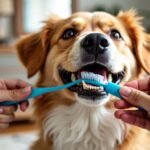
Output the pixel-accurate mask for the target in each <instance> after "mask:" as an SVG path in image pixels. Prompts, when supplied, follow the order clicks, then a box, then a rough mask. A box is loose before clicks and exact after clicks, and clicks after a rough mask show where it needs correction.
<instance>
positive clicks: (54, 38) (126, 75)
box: [17, 10, 150, 106]
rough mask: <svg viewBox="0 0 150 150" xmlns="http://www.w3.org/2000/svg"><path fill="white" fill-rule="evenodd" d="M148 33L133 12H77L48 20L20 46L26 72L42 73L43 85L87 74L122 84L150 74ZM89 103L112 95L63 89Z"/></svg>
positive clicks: (89, 89) (95, 89)
mask: <svg viewBox="0 0 150 150" xmlns="http://www.w3.org/2000/svg"><path fill="white" fill-rule="evenodd" d="M149 40H150V36H149V35H148V34H146V33H145V32H144V29H143V27H142V26H141V24H140V17H138V16H137V15H136V13H135V11H133V10H130V11H127V12H120V13H119V14H118V15H117V16H112V15H110V14H108V13H105V12H95V13H88V12H81V13H75V14H73V15H72V16H71V17H69V18H67V19H61V18H59V17H57V16H55V17H52V18H50V19H49V20H48V21H47V22H46V25H45V26H44V28H43V29H42V31H41V32H39V33H37V34H34V35H30V36H27V37H25V38H23V39H21V41H19V42H18V44H17V49H18V53H19V56H20V58H21V61H22V62H23V64H24V65H25V67H26V68H27V70H28V76H29V77H31V76H33V75H34V74H35V73H36V72H38V71H40V72H41V81H42V83H43V84H44V85H45V86H51V85H60V84H66V83H69V82H71V81H74V80H76V79H81V78H84V77H86V78H88V79H94V80H100V81H101V82H108V81H111V82H114V83H117V84H120V83H122V82H124V81H128V80H131V79H133V78H135V77H137V76H138V75H139V74H140V72H141V70H145V71H146V72H148V73H149V72H150V61H149V60H148V58H149V56H150V44H149ZM63 93H64V94H65V96H67V97H68V98H70V99H73V100H77V101H79V102H81V103H84V104H86V105H92V106H93V105H98V104H103V103H104V102H106V101H107V100H108V99H109V96H108V94H107V93H106V92H105V91H104V89H103V88H98V87H95V86H91V85H87V84H85V83H82V84H79V85H76V86H74V87H72V88H70V89H67V90H65V91H64V92H63Z"/></svg>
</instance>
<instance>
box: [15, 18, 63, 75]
mask: <svg viewBox="0 0 150 150" xmlns="http://www.w3.org/2000/svg"><path fill="white" fill-rule="evenodd" d="M59 20H60V18H59V17H58V16H52V17H51V18H50V19H49V20H48V21H46V22H45V23H46V25H45V26H44V28H43V30H42V31H41V32H39V33H35V34H31V35H28V36H26V37H24V38H22V39H21V40H19V41H18V43H17V44H16V48H17V52H18V55H19V58H20V59H21V61H22V63H23V65H24V66H25V67H26V68H27V70H28V77H31V76H33V75H34V74H35V73H37V71H38V70H40V68H41V67H42V65H43V64H44V60H45V57H46V54H47V52H48V50H49V49H50V45H49V44H50V42H49V40H50V35H51V31H52V30H53V28H54V26H55V24H56V23H57V22H58V21H59Z"/></svg>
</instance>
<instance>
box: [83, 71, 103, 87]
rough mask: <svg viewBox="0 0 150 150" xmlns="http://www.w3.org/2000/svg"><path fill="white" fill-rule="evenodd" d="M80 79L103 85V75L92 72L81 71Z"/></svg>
mask: <svg viewBox="0 0 150 150" xmlns="http://www.w3.org/2000/svg"><path fill="white" fill-rule="evenodd" d="M81 79H83V80H85V82H86V81H88V82H90V84H94V85H97V86H103V85H104V76H102V75H98V74H95V73H92V72H81Z"/></svg>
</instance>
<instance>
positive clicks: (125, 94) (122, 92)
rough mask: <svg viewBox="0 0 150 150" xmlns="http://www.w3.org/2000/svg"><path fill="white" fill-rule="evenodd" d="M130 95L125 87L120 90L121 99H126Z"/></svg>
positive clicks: (129, 91) (128, 89)
mask: <svg viewBox="0 0 150 150" xmlns="http://www.w3.org/2000/svg"><path fill="white" fill-rule="evenodd" d="M130 93H131V89H130V88H127V87H124V86H123V87H122V88H121V90H120V94H121V96H123V97H128V96H129V95H130Z"/></svg>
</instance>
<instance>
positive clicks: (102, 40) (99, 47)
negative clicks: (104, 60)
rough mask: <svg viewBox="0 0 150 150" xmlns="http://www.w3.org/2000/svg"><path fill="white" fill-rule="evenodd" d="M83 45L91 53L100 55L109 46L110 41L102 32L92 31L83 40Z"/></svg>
mask: <svg viewBox="0 0 150 150" xmlns="http://www.w3.org/2000/svg"><path fill="white" fill-rule="evenodd" d="M81 47H82V48H83V49H84V50H85V51H86V52H87V53H90V54H94V55H98V54H102V53H104V52H105V51H106V50H107V47H109V41H108V40H107V38H106V37H105V36H104V35H102V34H100V33H92V34H89V35H87V36H86V37H85V38H84V39H83V40H82V41H81Z"/></svg>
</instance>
